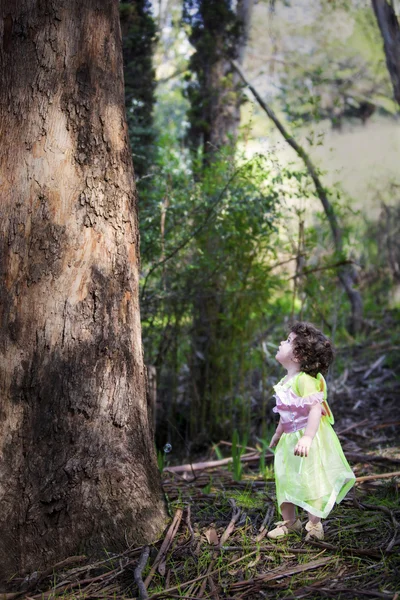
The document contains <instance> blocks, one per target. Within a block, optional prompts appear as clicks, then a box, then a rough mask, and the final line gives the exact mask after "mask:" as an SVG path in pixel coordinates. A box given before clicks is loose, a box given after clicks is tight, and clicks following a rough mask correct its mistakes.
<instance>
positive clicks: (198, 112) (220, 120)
mask: <svg viewBox="0 0 400 600" xmlns="http://www.w3.org/2000/svg"><path fill="white" fill-rule="evenodd" d="M253 3H254V2H253V0H238V2H237V3H236V9H234V8H233V6H232V2H231V0H217V1H215V0H184V2H183V21H184V23H186V24H187V25H188V26H189V28H190V33H189V41H190V43H191V44H192V46H193V47H194V49H195V52H194V53H193V54H192V56H191V58H190V61H189V70H190V74H189V75H188V77H187V81H188V86H187V95H188V98H189V101H190V110H189V121H190V128H189V134H188V137H189V140H190V145H191V147H192V148H194V149H198V148H199V147H201V148H202V155H203V158H204V159H205V160H206V161H207V159H208V158H209V157H210V155H212V153H213V152H215V151H216V150H218V149H219V148H221V147H222V146H225V145H230V144H234V143H235V141H236V138H237V134H238V128H239V124H240V106H241V104H242V102H243V95H242V89H241V88H242V85H241V82H240V79H239V77H238V76H237V74H236V72H235V71H234V69H232V65H231V60H232V59H236V60H238V62H239V63H241V62H242V61H243V57H244V49H245V46H246V42H247V38H248V35H249V29H250V22H251V13H252V9H253Z"/></svg>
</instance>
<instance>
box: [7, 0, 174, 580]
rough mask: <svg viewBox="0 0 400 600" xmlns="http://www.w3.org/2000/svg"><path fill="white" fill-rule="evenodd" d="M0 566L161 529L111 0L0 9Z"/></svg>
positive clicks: (27, 565)
mask: <svg viewBox="0 0 400 600" xmlns="http://www.w3.org/2000/svg"><path fill="white" fill-rule="evenodd" d="M0 16H1V22H2V24H3V43H2V48H1V51H0V69H1V73H2V78H3V81H2V86H1V87H0V131H1V139H2V145H1V149H0V155H1V161H0V163H1V173H0V175H1V176H0V189H1V197H2V203H1V209H0V211H1V218H0V281H1V288H0V294H1V302H0V353H1V361H0V369H1V370H0V374H1V384H0V389H1V423H0V440H1V454H0V497H1V500H2V502H1V506H2V509H1V514H0V527H1V536H0V572H1V576H3V577H4V576H10V575H11V574H13V573H15V572H21V571H32V570H33V569H41V568H42V567H44V566H46V565H47V566H48V565H49V564H54V563H55V562H57V561H58V560H60V559H62V558H64V557H66V556H70V555H72V554H77V553H79V552H82V551H84V552H88V553H90V554H95V553H97V554H98V553H102V552H103V551H104V549H105V548H106V549H107V550H110V551H121V550H123V549H124V548H126V545H127V544H133V543H136V544H141V543H145V542H149V541H151V540H153V539H155V537H156V536H157V535H158V534H159V533H160V531H161V530H162V528H163V526H164V523H165V519H166V510H165V505H164V501H163V499H162V495H161V485H160V477H159V472H158V469H157V463H156V456H155V451H154V444H153V438H152V435H151V428H150V425H149V419H148V410H147V403H146V378H145V369H144V364H143V356H142V343H141V326H140V318H139V305H138V285H139V273H138V265H139V248H138V223H137V218H136V194H135V186H134V180H133V167H132V159H131V153H130V149H129V144H128V136H127V127H126V119H125V110H124V88H123V72H122V48H121V33H120V24H119V3H118V0H88V1H87V2H85V3H84V4H82V2H79V1H78V0H68V1H67V0H60V1H59V2H57V3H54V2H51V3H48V2H47V3H37V2H35V1H34V0H25V1H24V2H16V3H13V4H12V5H11V4H7V5H6V4H5V3H2V5H1V8H0Z"/></svg>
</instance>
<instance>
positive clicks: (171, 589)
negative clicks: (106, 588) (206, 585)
mask: <svg viewBox="0 0 400 600" xmlns="http://www.w3.org/2000/svg"><path fill="white" fill-rule="evenodd" d="M257 552H258V550H254V551H253V552H250V553H249V554H245V555H244V556H241V557H240V558H237V559H236V560H233V561H232V562H230V563H228V564H227V565H225V566H224V567H223V568H225V569H229V568H230V567H232V566H233V565H235V564H236V563H238V562H240V561H242V560H245V559H246V558H250V556H253V554H256V553H257ZM221 569H222V567H220V568H218V569H215V571H211V573H205V574H204V575H200V576H199V577H195V578H194V579H190V580H189V581H183V582H182V583H179V584H178V585H174V586H173V587H170V588H168V589H166V590H163V591H162V592H157V593H156V594H153V595H152V596H149V600H154V599H155V598H161V597H162V596H166V595H167V594H169V593H170V592H173V591H175V590H178V589H179V588H182V587H184V586H188V585H190V584H192V583H197V582H198V581H202V580H203V579H204V578H205V577H211V576H212V575H215V574H216V573H219V572H220V571H221ZM127 600H131V599H127Z"/></svg>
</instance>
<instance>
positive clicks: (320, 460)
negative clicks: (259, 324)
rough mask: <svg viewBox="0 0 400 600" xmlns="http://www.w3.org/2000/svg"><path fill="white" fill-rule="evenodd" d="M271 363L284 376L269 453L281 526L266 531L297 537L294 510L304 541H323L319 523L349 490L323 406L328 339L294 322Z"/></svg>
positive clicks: (307, 325) (330, 417) (271, 535)
mask: <svg viewBox="0 0 400 600" xmlns="http://www.w3.org/2000/svg"><path fill="white" fill-rule="evenodd" d="M276 359H277V360H278V362H280V363H281V365H282V366H283V367H284V368H285V369H286V371H287V375H286V377H284V378H283V379H282V380H281V381H280V382H279V383H278V384H277V385H276V386H274V389H275V392H276V396H275V397H276V407H275V408H274V409H273V411H274V412H277V413H279V415H280V420H279V424H278V427H277V429H276V432H275V434H274V436H273V437H272V440H271V443H270V448H273V447H274V446H277V448H276V452H275V463H274V468H275V482H276V495H277V501H278V507H279V511H280V512H281V514H282V516H283V519H284V520H283V521H280V522H279V523H276V525H277V527H276V528H275V529H273V530H272V531H269V532H268V534H267V535H268V537H269V538H270V539H281V538H283V537H285V536H287V535H288V534H289V533H290V531H297V532H300V531H301V529H302V525H301V522H300V520H299V519H296V508H295V507H296V506H300V507H302V508H304V509H305V510H306V511H307V512H308V519H309V520H308V523H307V524H306V530H307V532H308V534H307V535H306V540H310V539H312V538H317V539H319V540H323V539H324V530H323V527H322V523H321V518H325V517H326V516H327V515H328V514H329V513H330V511H331V510H332V508H333V505H334V504H335V502H336V503H339V502H341V500H343V498H344V496H345V495H346V494H347V492H348V491H349V490H350V488H351V487H352V486H353V485H354V480H355V477H354V474H353V472H352V470H351V469H350V466H349V464H348V462H347V460H346V458H345V456H344V454H343V450H342V448H341V446H340V442H339V440H338V438H337V436H336V434H335V432H334V431H333V429H332V424H333V422H334V419H333V415H332V413H331V411H330V408H329V406H328V403H327V401H326V397H327V392H326V383H325V379H324V378H323V374H326V372H327V370H328V367H329V365H330V363H331V362H332V360H333V348H332V344H331V342H330V340H329V339H328V338H327V337H325V336H324V334H323V333H322V332H321V331H319V330H318V329H317V328H316V327H314V326H313V325H311V324H310V323H301V322H300V323H296V324H295V325H293V326H292V327H291V330H290V333H289V337H288V339H287V340H285V341H284V342H281V343H280V346H279V350H278V352H277V353H276Z"/></svg>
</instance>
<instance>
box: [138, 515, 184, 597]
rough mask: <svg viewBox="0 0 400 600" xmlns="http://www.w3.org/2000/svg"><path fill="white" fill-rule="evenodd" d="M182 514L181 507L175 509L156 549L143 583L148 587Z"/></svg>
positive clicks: (174, 534) (175, 531)
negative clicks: (159, 546) (165, 533)
mask: <svg viewBox="0 0 400 600" xmlns="http://www.w3.org/2000/svg"><path fill="white" fill-rule="evenodd" d="M182 515H183V510H182V509H181V508H178V509H177V510H176V513H175V516H174V519H173V521H172V523H171V525H170V527H169V529H168V532H167V535H166V536H165V539H164V541H163V543H162V544H161V548H160V550H159V551H158V554H157V556H156V559H155V561H154V563H153V566H152V567H151V569H150V573H149V574H148V575H147V577H146V579H145V582H144V585H145V587H146V588H148V587H149V583H150V581H151V579H152V577H153V575H154V573H155V572H156V569H157V567H158V565H159V564H160V562H161V559H162V558H164V556H165V555H166V553H167V552H168V549H169V547H170V545H171V543H172V540H173V539H174V537H175V536H176V533H177V531H178V527H179V525H180V522H181V520H182Z"/></svg>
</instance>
